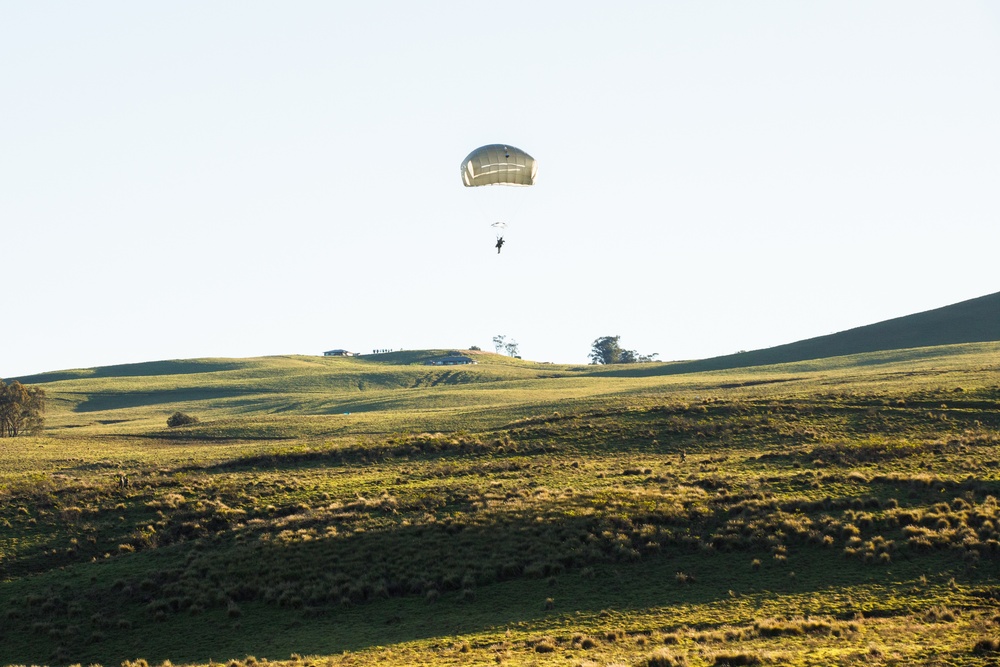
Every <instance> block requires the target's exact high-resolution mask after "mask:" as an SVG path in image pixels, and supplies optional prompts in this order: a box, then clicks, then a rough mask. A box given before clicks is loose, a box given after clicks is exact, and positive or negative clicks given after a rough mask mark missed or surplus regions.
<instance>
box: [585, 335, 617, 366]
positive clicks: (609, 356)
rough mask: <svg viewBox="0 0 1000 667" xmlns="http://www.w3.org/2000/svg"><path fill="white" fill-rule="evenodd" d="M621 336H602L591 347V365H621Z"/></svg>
mask: <svg viewBox="0 0 1000 667" xmlns="http://www.w3.org/2000/svg"><path fill="white" fill-rule="evenodd" d="M619 340H621V336H602V337H601V338H598V339H597V340H595V341H594V342H593V343H592V344H591V345H590V363H592V364H618V363H621V358H622V348H621V345H619V344H618V341H619Z"/></svg>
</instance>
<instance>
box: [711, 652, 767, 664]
mask: <svg viewBox="0 0 1000 667" xmlns="http://www.w3.org/2000/svg"><path fill="white" fill-rule="evenodd" d="M712 664H713V665H716V666H717V667H742V666H744V665H759V664H761V658H760V656H759V655H757V654H756V653H746V652H738V653H718V654H716V656H715V657H714V658H713V659H712Z"/></svg>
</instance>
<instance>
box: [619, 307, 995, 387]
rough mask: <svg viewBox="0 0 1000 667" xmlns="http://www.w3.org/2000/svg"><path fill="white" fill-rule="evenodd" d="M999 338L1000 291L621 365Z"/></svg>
mask: <svg viewBox="0 0 1000 667" xmlns="http://www.w3.org/2000/svg"><path fill="white" fill-rule="evenodd" d="M988 341H1000V292H997V293H995V294H989V295H986V296H981V297H978V298H975V299H969V300H968V301H962V302H959V303H956V304H952V305H950V306H944V307H942V308H935V309H933V310H928V311H924V312H922V313H915V314H913V315H906V316H903V317H896V318H893V319H891V320H885V321H883V322H877V323H875V324H868V325H865V326H861V327H856V328H854V329H848V330H847V331H841V332H839V333H833V334H829V335H826V336H817V337H816V338H808V339H806V340H801V341H797V342H794V343H787V344H785V345H777V346H775V347H769V348H765V349H762V350H752V351H749V352H739V353H737V354H727V355H724V356H719V357H712V358H710V359H700V360H697V361H683V362H677V363H672V364H664V365H661V366H659V367H655V368H645V369H642V370H638V369H623V368H616V369H614V370H615V372H619V373H622V374H636V371H637V372H638V374H657V373H665V374H674V373H697V372H702V371H711V370H720V369H727V368H746V367H750V366H767V365H772V364H785V363H790V362H795V361H806V360H810V359H827V358H830V357H839V356H843V355H849V354H864V353H866V352H879V351H884V350H902V349H910V348H922V347H933V346H937V345H954V344H958V343H979V342H988Z"/></svg>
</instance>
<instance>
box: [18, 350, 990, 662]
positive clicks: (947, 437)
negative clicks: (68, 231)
mask: <svg viewBox="0 0 1000 667" xmlns="http://www.w3.org/2000/svg"><path fill="white" fill-rule="evenodd" d="M429 354H433V352H414V353H410V354H409V355H404V356H401V357H397V358H393V359H381V360H380V359H378V358H363V359H324V358H318V357H268V358H262V359H243V360H240V359H225V360H218V359H217V360H189V361H174V362H156V363H152V364H137V365H129V366H122V367H114V368H103V369H90V370H81V371H67V372H62V373H58V374H48V375H47V376H36V377H35V378H34V381H33V382H32V384H38V385H41V386H43V387H45V389H46V392H47V393H48V395H49V396H50V398H51V402H52V406H51V407H52V409H51V411H50V415H49V418H50V420H51V427H50V428H48V429H46V431H45V432H43V433H41V434H37V435H27V436H21V437H17V438H8V439H4V440H0V664H53V665H72V664H105V665H114V664H122V665H132V666H133V667H137V666H141V665H144V664H169V663H168V662H167V661H170V662H172V663H175V664H209V663H212V664H220V662H219V661H220V659H221V661H222V663H223V664H228V665H231V666H232V667H243V666H244V665H245V666H246V667H253V666H257V665H261V664H265V660H266V661H267V663H268V664H274V663H276V662H279V661H280V664H282V665H288V666H289V667H302V666H303V665H305V664H317V665H318V664H322V665H337V666H343V667H351V666H356V665H363V664H385V665H399V666H403V665H413V664H424V665H428V666H429V667H444V665H466V664H468V665H473V664H476V665H478V664H501V665H508V666H514V665H538V666H539V667H545V666H553V665H614V664H621V665H632V666H635V667H646V666H648V667H654V666H658V665H687V666H688V667H713V666H715V665H734V664H739V665H756V664H761V665H766V664H782V665H789V666H798V667H806V666H807V665H809V666H812V665H821V664H822V665H827V664H874V665H879V664H928V662H929V661H931V662H932V664H942V665H943V664H948V665H955V666H963V667H964V666H966V665H967V666H969V667H972V666H973V665H977V666H978V665H982V664H987V662H988V661H989V660H990V659H992V658H995V655H994V654H996V653H998V652H1000V641H997V639H998V634H1000V633H998V632H997V628H998V627H1000V619H997V614H996V609H997V590H998V586H1000V580H998V576H997V572H998V570H997V563H998V562H1000V530H998V528H997V527H998V526H1000V504H998V503H997V500H996V498H997V497H1000V476H998V475H1000V472H998V471H1000V415H998V413H997V410H996V406H997V404H998V401H1000V343H967V344H960V345H943V346H937V347H934V348H917V349H909V350H897V351H889V352H885V351H883V352H872V353H865V354H859V355H852V356H843V357H837V358H834V359H827V360H815V361H808V362H796V363H789V364H783V365H775V366H761V367H755V368H747V369H738V370H719V371H712V372H703V373H687V374H681V375H654V376H651V377H615V376H609V375H606V374H605V375H602V374H596V373H594V372H593V371H594V368H593V367H588V366H579V367H571V366H554V365H547V364H534V363H531V362H527V361H520V360H511V359H508V358H505V357H498V356H497V355H483V356H482V357H481V358H480V359H481V363H480V364H479V365H477V366H473V367H462V368H459V367H455V368H438V367H428V366H423V365H421V363H420V360H421V359H422V358H423V357H424V356H426V355H429ZM659 366H662V365H649V366H647V368H657V367H659ZM178 409H179V410H184V411H190V412H191V413H192V414H194V415H196V416H198V417H199V418H201V421H200V422H199V423H197V424H194V425H191V426H184V427H178V428H172V429H171V428H167V427H166V426H165V418H166V416H167V415H168V414H169V412H170V411H172V410H178ZM355 410H356V411H355ZM347 412H350V414H346V413H347ZM140 658H141V660H140Z"/></svg>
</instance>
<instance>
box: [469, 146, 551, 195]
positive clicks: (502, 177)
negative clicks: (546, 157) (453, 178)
mask: <svg viewBox="0 0 1000 667" xmlns="http://www.w3.org/2000/svg"><path fill="white" fill-rule="evenodd" d="M537 171H538V164H537V163H536V162H535V158H533V157H531V156H530V155H528V154H527V153H525V152H524V151H522V150H521V149H520V148H514V147H513V146H508V145H505V144H490V145H489V146H480V147H479V148H477V149H476V150H474V151H472V152H471V153H469V155H468V156H467V157H466V158H465V159H464V160H463V161H462V182H463V183H465V187H467V188H473V187H478V186H480V185H533V184H534V182H535V173H536V172H537Z"/></svg>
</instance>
